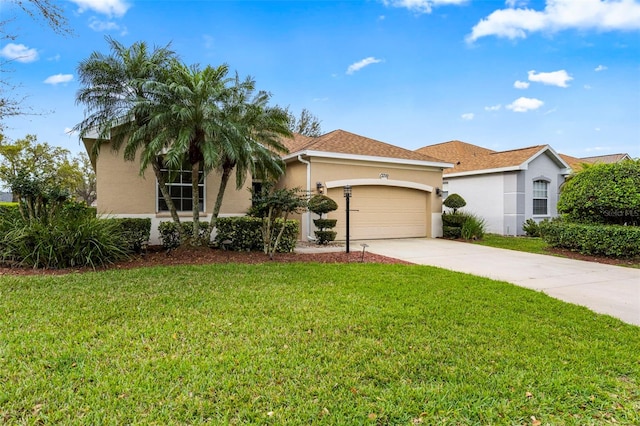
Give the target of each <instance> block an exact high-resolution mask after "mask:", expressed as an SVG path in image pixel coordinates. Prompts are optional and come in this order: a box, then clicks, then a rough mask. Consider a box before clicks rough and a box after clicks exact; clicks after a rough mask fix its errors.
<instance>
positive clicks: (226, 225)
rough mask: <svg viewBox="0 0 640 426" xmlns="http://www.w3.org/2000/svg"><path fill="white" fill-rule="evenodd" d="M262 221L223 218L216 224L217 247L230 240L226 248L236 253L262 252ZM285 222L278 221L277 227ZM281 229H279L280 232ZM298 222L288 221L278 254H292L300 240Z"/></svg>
mask: <svg viewBox="0 0 640 426" xmlns="http://www.w3.org/2000/svg"><path fill="white" fill-rule="evenodd" d="M262 221H263V219H261V218H259V217H251V216H241V217H221V218H218V220H217V222H216V237H215V239H214V243H215V245H217V246H218V247H222V242H223V241H226V240H229V241H231V244H228V245H227V246H226V247H227V248H228V249H229V250H234V251H262V250H263V248H264V243H263V241H262ZM282 223H283V220H282V219H277V220H276V226H277V227H280V226H282ZM279 229H280V228H278V230H279ZM298 233H299V227H298V221H296V220H287V222H286V225H285V229H284V233H283V234H282V239H281V240H280V244H279V246H278V253H288V252H292V251H293V250H294V249H295V247H296V242H297V240H298Z"/></svg>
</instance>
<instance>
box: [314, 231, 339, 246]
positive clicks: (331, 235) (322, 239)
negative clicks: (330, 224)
mask: <svg viewBox="0 0 640 426" xmlns="http://www.w3.org/2000/svg"><path fill="white" fill-rule="evenodd" d="M315 235H316V238H317V243H318V244H328V243H330V242H331V241H334V240H335V239H336V235H338V233H337V232H336V231H315Z"/></svg>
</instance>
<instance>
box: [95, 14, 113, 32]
mask: <svg viewBox="0 0 640 426" xmlns="http://www.w3.org/2000/svg"><path fill="white" fill-rule="evenodd" d="M89 28H91V29H92V30H93V31H97V32H102V31H118V30H119V29H120V25H118V24H116V23H115V22H113V21H101V20H100V19H98V18H95V17H92V18H91V19H90V20H89Z"/></svg>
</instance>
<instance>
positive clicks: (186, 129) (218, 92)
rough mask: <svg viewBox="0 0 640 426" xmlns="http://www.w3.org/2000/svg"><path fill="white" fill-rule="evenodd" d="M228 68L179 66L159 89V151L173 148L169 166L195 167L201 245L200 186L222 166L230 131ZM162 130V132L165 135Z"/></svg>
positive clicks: (154, 124)
mask: <svg viewBox="0 0 640 426" xmlns="http://www.w3.org/2000/svg"><path fill="white" fill-rule="evenodd" d="M228 72H229V68H228V67H227V66H226V65H221V66H219V67H212V66H207V67H206V68H204V69H200V68H199V67H198V66H195V65H194V66H191V67H188V66H186V65H184V64H179V63H175V64H174V66H173V67H172V69H171V77H170V80H169V81H167V82H158V83H156V84H153V85H152V87H154V90H156V93H158V94H159V96H160V100H159V103H158V106H157V108H155V109H154V110H153V111H154V114H153V117H152V118H151V120H150V122H149V127H150V128H157V129H159V131H158V132H155V133H156V134H157V136H156V138H155V139H154V141H153V145H154V146H158V147H160V146H164V147H167V153H166V155H165V164H167V165H168V166H169V167H171V168H178V167H180V166H181V165H182V164H183V163H184V161H185V160H186V161H187V162H188V163H189V165H190V167H191V185H192V198H193V200H192V216H193V229H192V238H191V242H192V244H196V243H199V240H200V238H199V230H200V208H199V206H200V195H199V193H198V183H199V181H200V179H201V172H202V174H203V175H204V176H206V174H207V173H208V172H209V171H211V170H213V169H214V168H215V167H216V166H217V165H218V164H219V161H220V158H221V155H220V151H221V145H220V143H219V141H220V140H221V139H222V138H221V135H222V133H223V132H224V128H225V127H226V125H225V122H224V121H223V117H222V113H221V105H223V103H224V100H225V98H226V97H227V96H229V88H228V83H229V81H230V80H229V79H228V78H227V73H228ZM160 130H161V131H160Z"/></svg>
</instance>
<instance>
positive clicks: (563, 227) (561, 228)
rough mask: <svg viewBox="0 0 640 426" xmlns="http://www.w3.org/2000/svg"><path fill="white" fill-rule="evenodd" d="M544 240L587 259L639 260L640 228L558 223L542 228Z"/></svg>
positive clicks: (543, 224)
mask: <svg viewBox="0 0 640 426" xmlns="http://www.w3.org/2000/svg"><path fill="white" fill-rule="evenodd" d="M540 234H541V235H542V239H543V240H544V241H546V242H547V243H548V244H549V245H551V246H552V247H560V248H565V249H568V250H571V251H575V252H578V253H581V254H585V255H592V256H608V257H636V256H640V227H638V226H622V225H588V224H580V223H572V222H565V221H561V220H556V221H552V222H546V223H541V224H540Z"/></svg>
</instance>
